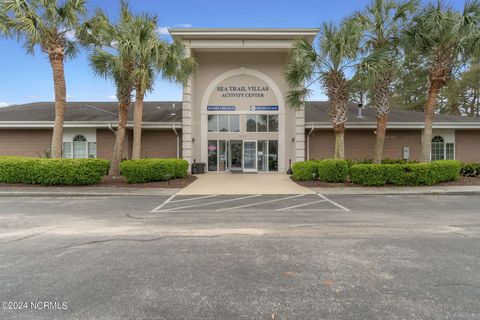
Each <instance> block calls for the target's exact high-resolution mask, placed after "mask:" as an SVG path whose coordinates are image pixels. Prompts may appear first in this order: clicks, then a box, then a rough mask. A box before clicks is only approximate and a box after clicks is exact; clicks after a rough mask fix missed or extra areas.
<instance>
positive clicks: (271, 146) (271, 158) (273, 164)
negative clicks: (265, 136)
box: [268, 140, 278, 171]
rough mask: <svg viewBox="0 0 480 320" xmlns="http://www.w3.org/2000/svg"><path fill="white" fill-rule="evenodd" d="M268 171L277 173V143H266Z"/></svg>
mask: <svg viewBox="0 0 480 320" xmlns="http://www.w3.org/2000/svg"><path fill="white" fill-rule="evenodd" d="M268 171H278V141H277V140H269V141H268Z"/></svg>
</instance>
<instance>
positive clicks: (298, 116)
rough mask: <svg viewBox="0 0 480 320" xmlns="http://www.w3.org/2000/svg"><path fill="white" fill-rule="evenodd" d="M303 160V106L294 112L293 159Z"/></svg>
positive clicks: (296, 160)
mask: <svg viewBox="0 0 480 320" xmlns="http://www.w3.org/2000/svg"><path fill="white" fill-rule="evenodd" d="M304 160H305V108H304V107H302V108H301V109H299V110H297V111H296V112H295V160H294V162H298V161H304Z"/></svg>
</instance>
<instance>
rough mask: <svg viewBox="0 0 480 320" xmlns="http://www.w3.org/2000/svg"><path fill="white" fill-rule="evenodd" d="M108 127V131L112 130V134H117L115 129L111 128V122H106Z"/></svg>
mask: <svg viewBox="0 0 480 320" xmlns="http://www.w3.org/2000/svg"><path fill="white" fill-rule="evenodd" d="M108 129H110V131H112V132H113V133H114V134H117V131H116V130H115V129H113V127H112V123H111V122H109V123H108Z"/></svg>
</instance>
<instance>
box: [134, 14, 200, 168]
mask: <svg viewBox="0 0 480 320" xmlns="http://www.w3.org/2000/svg"><path fill="white" fill-rule="evenodd" d="M140 19H141V20H142V23H141V24H139V25H138V28H139V30H138V32H136V35H137V36H136V37H135V38H132V40H133V41H134V44H133V46H134V48H135V50H134V55H135V57H134V58H135V66H134V71H133V75H132V76H133V79H134V87H135V112H134V119H133V123H134V124H133V126H134V129H133V151H132V158H133V159H140V156H141V146H142V117H143V100H144V97H145V94H146V92H148V91H150V90H152V89H153V86H154V83H155V80H156V76H157V74H158V73H159V72H160V74H161V75H162V77H163V78H164V79H167V80H171V81H173V82H179V83H182V84H185V82H186V81H187V79H188V77H189V76H190V75H191V74H192V72H193V67H194V60H193V58H191V57H189V56H188V55H186V50H185V47H184V45H183V44H182V43H181V42H174V43H172V44H169V43H166V42H164V41H161V40H160V39H159V38H158V35H157V32H156V30H157V17H155V16H153V17H150V16H147V15H142V16H141V18H140Z"/></svg>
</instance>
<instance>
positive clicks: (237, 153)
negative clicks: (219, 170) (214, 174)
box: [228, 140, 243, 171]
mask: <svg viewBox="0 0 480 320" xmlns="http://www.w3.org/2000/svg"><path fill="white" fill-rule="evenodd" d="M229 145H230V147H229V153H228V154H229V157H228V167H229V169H230V171H242V154H243V144H242V141H241V140H231V141H229Z"/></svg>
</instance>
